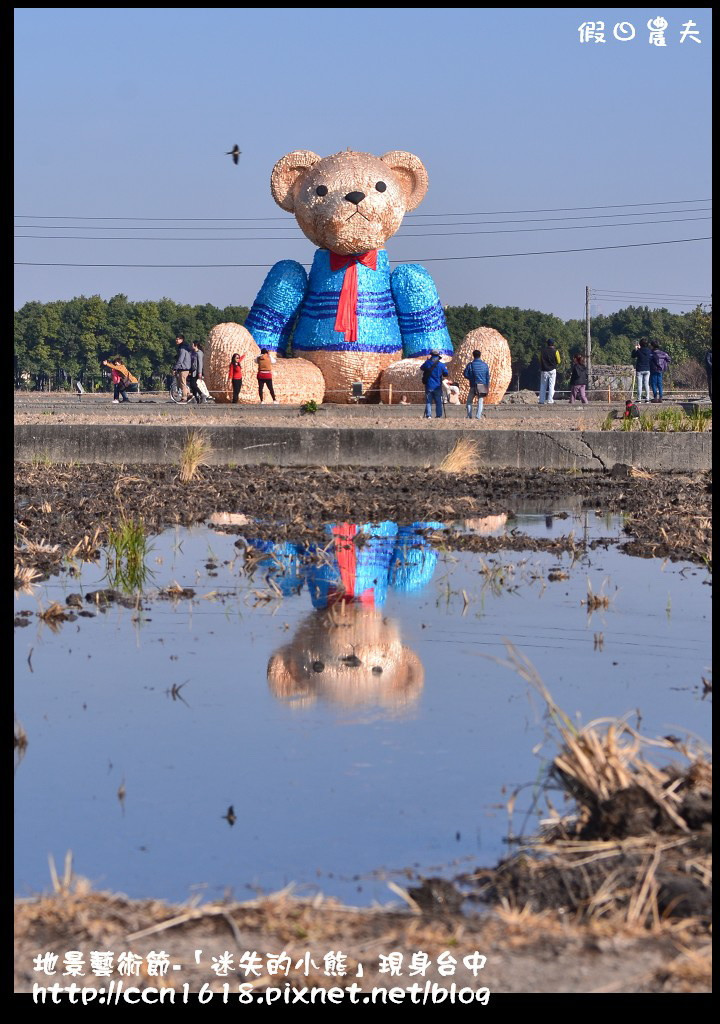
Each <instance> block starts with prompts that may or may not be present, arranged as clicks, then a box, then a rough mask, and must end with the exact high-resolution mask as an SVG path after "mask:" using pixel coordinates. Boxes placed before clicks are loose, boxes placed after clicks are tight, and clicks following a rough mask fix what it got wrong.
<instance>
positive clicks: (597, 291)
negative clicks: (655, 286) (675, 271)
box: [590, 288, 712, 299]
mask: <svg viewBox="0 0 720 1024" xmlns="http://www.w3.org/2000/svg"><path fill="white" fill-rule="evenodd" d="M590 291H591V294H592V295H604V294H605V293H607V292H611V293H612V294H613V295H644V296H652V297H653V298H657V299H670V298H672V299H709V298H712V296H710V295H685V294H683V293H681V292H641V291H634V292H626V291H622V290H621V289H620V288H591V289H590Z"/></svg>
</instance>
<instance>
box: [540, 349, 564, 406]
mask: <svg viewBox="0 0 720 1024" xmlns="http://www.w3.org/2000/svg"><path fill="white" fill-rule="evenodd" d="M559 365H560V353H559V352H558V350H557V348H556V347H555V342H554V340H553V339H552V338H548V340H547V341H546V343H545V347H544V348H543V349H541V351H540V400H539V402H538V405H545V402H547V404H548V405H553V404H554V402H555V399H554V397H553V395H554V394H555V376H556V374H557V368H558V366H559Z"/></svg>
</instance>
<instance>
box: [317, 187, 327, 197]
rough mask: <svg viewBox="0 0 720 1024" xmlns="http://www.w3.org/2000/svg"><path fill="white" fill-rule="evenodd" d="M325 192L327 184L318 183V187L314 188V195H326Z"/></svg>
mask: <svg viewBox="0 0 720 1024" xmlns="http://www.w3.org/2000/svg"><path fill="white" fill-rule="evenodd" d="M327 194H328V190H327V185H318V187H317V188H316V189H315V195H316V196H326V195H327Z"/></svg>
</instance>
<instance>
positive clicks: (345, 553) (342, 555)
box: [328, 523, 375, 605]
mask: <svg viewBox="0 0 720 1024" xmlns="http://www.w3.org/2000/svg"><path fill="white" fill-rule="evenodd" d="M332 532H333V537H334V538H335V557H336V558H337V563H338V568H339V569H340V580H341V583H342V588H343V589H342V591H340V592H338V591H335V592H332V593H330V594H329V595H328V605H331V604H335V602H336V601H345V602H347V603H348V604H350V603H359V604H375V591H374V589H373V588H372V587H368V588H367V590H363V592H362V593H361V594H358V595H357V596H356V595H355V583H356V569H357V552H356V550H355V544H354V542H353V537H355V535H356V534H357V532H358V528H357V526H356V524H355V523H338V524H337V525H336V526H333V530H332Z"/></svg>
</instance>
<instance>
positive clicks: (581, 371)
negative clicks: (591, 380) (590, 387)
mask: <svg viewBox="0 0 720 1024" xmlns="http://www.w3.org/2000/svg"><path fill="white" fill-rule="evenodd" d="M587 383H588V372H587V366H586V365H585V360H584V359H583V357H582V356H575V358H574V359H573V363H572V370H571V371H570V405H575V402H576V401H577V400H578V399H580V401H581V402H582V404H583V405H587V404H588V400H587V395H586V394H585V388H586V387H587Z"/></svg>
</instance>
